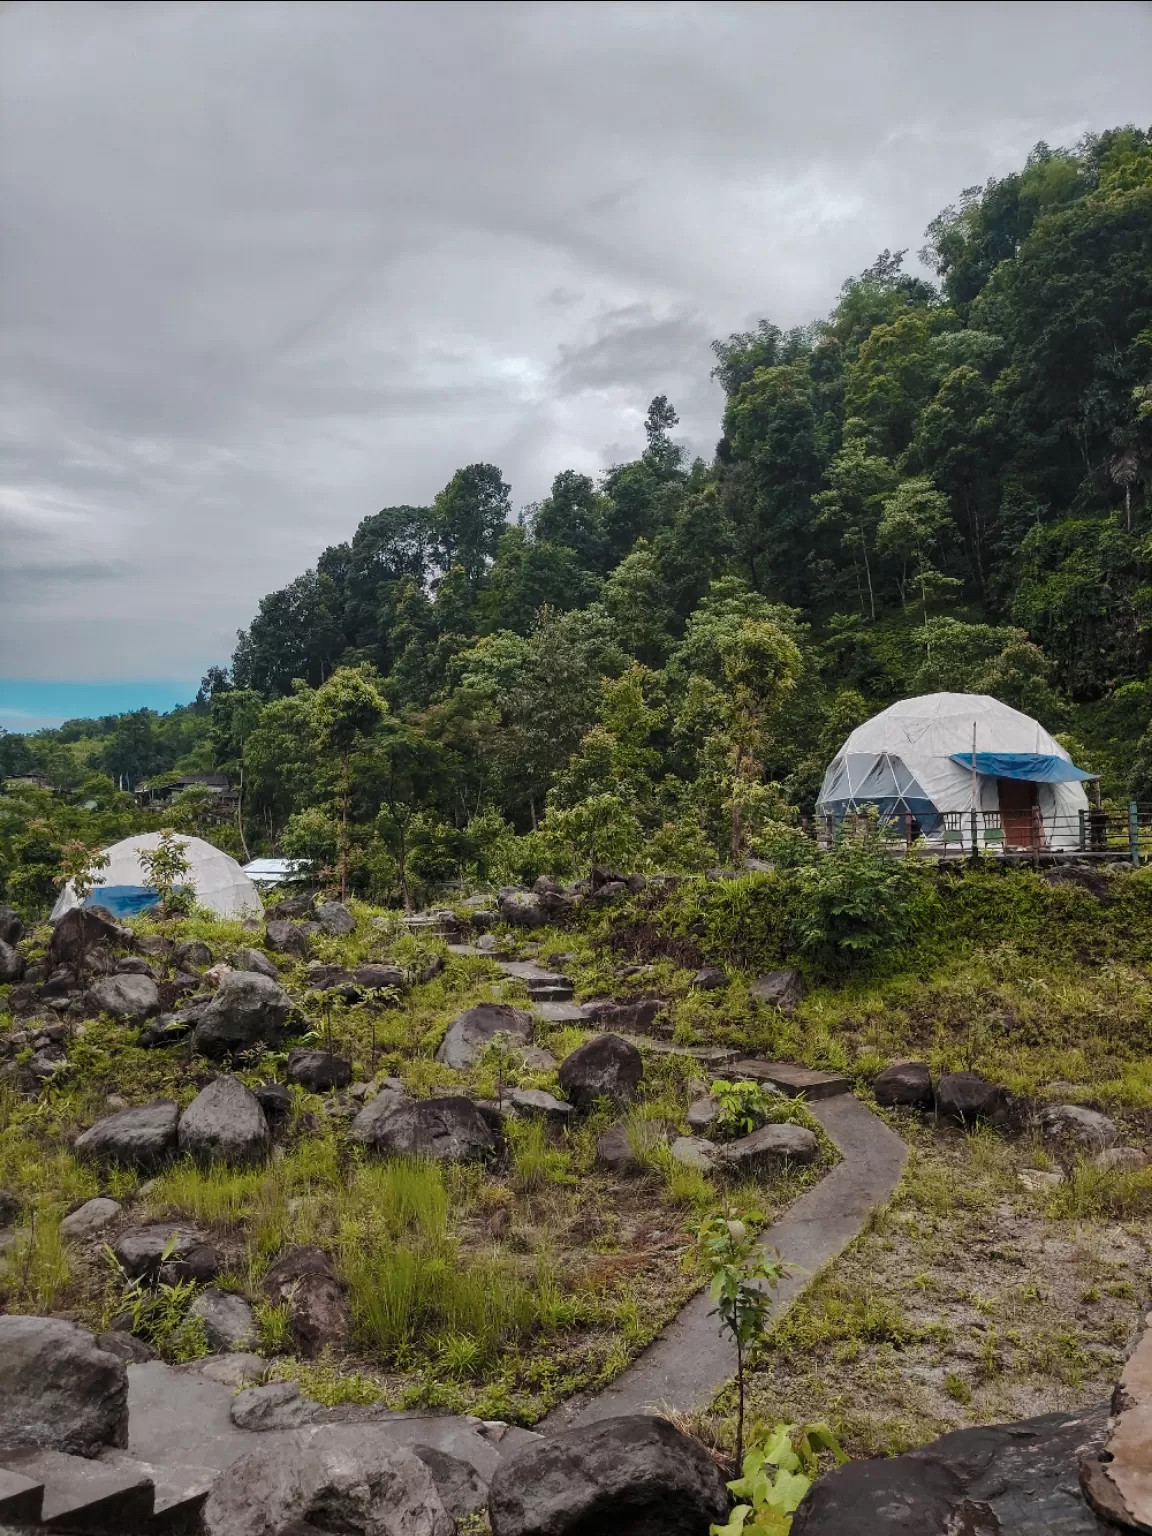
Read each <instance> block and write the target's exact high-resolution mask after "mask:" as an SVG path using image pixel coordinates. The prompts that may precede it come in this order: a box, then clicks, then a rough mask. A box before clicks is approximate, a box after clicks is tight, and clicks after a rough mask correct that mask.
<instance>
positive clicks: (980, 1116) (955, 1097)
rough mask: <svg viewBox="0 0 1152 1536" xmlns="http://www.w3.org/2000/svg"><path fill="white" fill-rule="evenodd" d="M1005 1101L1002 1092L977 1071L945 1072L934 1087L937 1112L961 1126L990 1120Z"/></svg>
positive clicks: (1001, 1108)
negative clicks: (956, 1121)
mask: <svg viewBox="0 0 1152 1536" xmlns="http://www.w3.org/2000/svg"><path fill="white" fill-rule="evenodd" d="M1005 1102H1006V1101H1005V1096H1004V1090H1003V1089H1002V1088H1000V1087H998V1086H997V1084H996V1083H990V1082H989V1081H988V1079H987V1078H986V1077H983V1076H981V1074H980V1073H979V1072H945V1074H944V1076H943V1077H942V1078H941V1079H940V1081H939V1082H938V1083H937V1084H936V1110H937V1113H938V1114H941V1115H945V1116H946V1117H947V1118H948V1119H949V1120H958V1121H959V1122H960V1123H961V1124H962V1125H971V1124H973V1123H974V1122H975V1121H977V1120H991V1119H993V1118H994V1117H995V1116H997V1115H998V1114H999V1113H1000V1112H1001V1111H1002V1110H1003V1108H1004V1105H1005Z"/></svg>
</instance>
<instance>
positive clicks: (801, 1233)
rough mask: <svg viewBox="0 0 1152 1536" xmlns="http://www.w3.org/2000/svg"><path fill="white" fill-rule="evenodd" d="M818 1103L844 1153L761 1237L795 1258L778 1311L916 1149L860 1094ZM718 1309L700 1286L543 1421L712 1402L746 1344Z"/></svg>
mask: <svg viewBox="0 0 1152 1536" xmlns="http://www.w3.org/2000/svg"><path fill="white" fill-rule="evenodd" d="M809 1108H810V1110H811V1112H812V1114H813V1115H814V1116H815V1117H816V1119H817V1120H819V1122H820V1124H821V1125H822V1126H823V1127H824V1129H825V1131H827V1133H828V1135H829V1137H830V1138H831V1139H832V1141H834V1142H835V1144H836V1146H837V1147H838V1148H839V1150H840V1153H841V1156H842V1161H841V1162H840V1163H838V1164H837V1165H836V1167H835V1168H833V1170H832V1172H831V1173H829V1174H828V1175H827V1176H826V1177H825V1178H824V1179H822V1180H821V1181H820V1183H819V1184H817V1185H816V1186H815V1188H814V1189H810V1190H809V1191H808V1193H807V1194H805V1195H802V1196H801V1197H800V1199H799V1200H797V1201H796V1203H795V1205H793V1206H791V1207H790V1208H789V1210H788V1211H787V1212H786V1213H785V1214H784V1215H783V1216H782V1217H781V1218H780V1220H779V1221H777V1222H774V1223H773V1225H772V1226H770V1227H769V1228H768V1229H767V1231H766V1232H765V1233H764V1236H763V1238H762V1239H761V1241H762V1243H763V1245H764V1247H765V1248H767V1249H769V1250H771V1251H772V1252H774V1253H775V1254H778V1255H779V1257H780V1258H781V1259H782V1260H783V1261H784V1262H785V1263H786V1264H790V1265H793V1266H794V1268H792V1269H790V1270H789V1271H788V1272H787V1273H786V1274H785V1276H784V1279H783V1280H782V1281H781V1282H780V1285H779V1286H778V1287H777V1289H776V1291H775V1293H774V1296H773V1300H772V1308H771V1313H770V1315H771V1317H772V1318H778V1317H781V1316H782V1315H783V1314H784V1312H785V1311H787V1309H788V1308H789V1307H790V1306H791V1304H792V1303H793V1302H794V1301H795V1300H796V1298H797V1297H798V1296H799V1295H800V1294H801V1293H802V1292H803V1291H804V1290H805V1288H806V1287H807V1286H808V1285H809V1284H810V1283H811V1281H812V1280H813V1279H815V1277H816V1276H817V1274H819V1272H820V1271H821V1270H822V1269H824V1268H825V1267H826V1266H827V1265H828V1264H830V1263H831V1262H832V1260H833V1259H835V1258H837V1257H838V1255H839V1254H841V1253H843V1251H844V1249H845V1248H847V1246H848V1244H849V1243H850V1242H851V1241H852V1240H853V1238H854V1237H856V1236H857V1235H858V1234H859V1233H860V1232H861V1231H862V1230H863V1228H864V1226H865V1224H866V1223H867V1221H868V1218H869V1216H870V1215H871V1214H872V1212H873V1211H874V1210H875V1208H876V1207H877V1206H878V1205H881V1204H882V1203H883V1202H884V1201H885V1200H887V1199H888V1197H889V1196H890V1195H891V1193H892V1191H893V1190H894V1189H895V1188H896V1185H897V1183H898V1182H899V1180H900V1175H901V1174H902V1173H903V1171H904V1163H905V1160H906V1158H907V1156H908V1149H907V1148H906V1147H905V1145H904V1143H903V1142H902V1141H901V1140H900V1138H899V1136H897V1135H896V1134H895V1133H894V1132H893V1131H890V1130H889V1129H888V1127H887V1126H886V1125H885V1124H884V1122H883V1121H882V1120H881V1119H880V1118H879V1117H878V1116H877V1115H874V1114H873V1113H872V1111H871V1110H870V1109H867V1108H866V1107H865V1106H864V1105H863V1104H861V1103H860V1101H859V1100H858V1099H855V1098H853V1097H852V1096H851V1095H850V1094H840V1095H838V1096H836V1097H833V1098H825V1099H819V1100H817V1101H816V1102H814V1103H810V1104H809ZM711 1312H712V1300H711V1297H710V1296H709V1294H708V1292H707V1291H701V1292H699V1293H698V1294H697V1295H696V1296H694V1297H693V1298H692V1300H691V1301H690V1302H689V1303H688V1305H687V1306H686V1307H684V1308H683V1309H682V1310H681V1311H680V1312H679V1314H678V1315H677V1316H676V1317H675V1318H674V1319H673V1321H672V1322H671V1323H670V1324H669V1325H668V1327H667V1328H666V1329H665V1330H664V1332H663V1333H662V1334H661V1335H660V1337H659V1338H658V1339H656V1340H655V1342H654V1343H652V1344H650V1345H649V1346H648V1348H647V1349H646V1350H645V1351H644V1353H643V1354H642V1355H640V1356H639V1358H638V1359H637V1360H635V1361H634V1362H633V1363H632V1365H630V1366H629V1367H628V1369H627V1370H626V1371H625V1372H624V1373H623V1375H621V1376H618V1377H617V1379H616V1380H615V1381H614V1382H613V1383H612V1384H611V1386H609V1387H605V1388H604V1389H603V1391H601V1392H598V1393H596V1394H595V1395H594V1396H589V1395H587V1394H585V1395H583V1396H577V1397H575V1398H571V1399H569V1400H568V1401H567V1402H565V1403H561V1404H560V1406H559V1407H558V1408H555V1409H554V1410H553V1411H552V1412H551V1413H550V1414H549V1415H548V1416H547V1417H546V1418H545V1419H544V1420H542V1421H541V1423H540V1424H538V1425H537V1426H536V1427H537V1428H538V1429H541V1430H543V1431H544V1432H545V1433H547V1432H549V1431H556V1430H561V1429H573V1428H575V1427H576V1426H577V1425H581V1424H594V1423H596V1422H597V1421H598V1420H600V1419H609V1418H614V1417H615V1416H616V1415H617V1414H624V1413H643V1412H645V1411H646V1410H651V1409H656V1408H661V1407H667V1408H677V1409H690V1408H695V1407H700V1406H702V1405H703V1404H705V1403H706V1402H707V1401H708V1400H709V1398H710V1397H711V1396H712V1394H713V1393H714V1392H715V1391H716V1390H717V1388H719V1387H722V1386H723V1385H724V1383H725V1382H727V1381H730V1380H731V1379H732V1377H733V1376H734V1375H735V1374H736V1352H735V1350H734V1349H733V1348H731V1347H730V1346H729V1344H728V1342H727V1341H726V1340H725V1339H723V1338H722V1337H721V1336H720V1334H719V1332H718V1331H717V1327H716V1319H715V1318H714V1317H712V1316H711V1315H710V1314H711Z"/></svg>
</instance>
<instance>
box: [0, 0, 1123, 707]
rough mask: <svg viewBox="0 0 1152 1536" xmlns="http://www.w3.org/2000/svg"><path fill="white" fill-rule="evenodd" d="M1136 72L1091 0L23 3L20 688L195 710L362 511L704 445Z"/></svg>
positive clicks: (6, 71)
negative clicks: (732, 361)
mask: <svg viewBox="0 0 1152 1536" xmlns="http://www.w3.org/2000/svg"><path fill="white" fill-rule="evenodd" d="M1150 82H1152V7H1150V6H1149V5H1147V4H1143V3H1130V4H1102V3H1099V0H1097V3H1093V4H1083V5H1081V4H1056V5H1053V4H1039V3H1037V4H1020V5H1013V4H992V5H973V4H961V5H951V4H940V5H933V4H913V5H869V4H860V3H852V4H846V5H838V4H813V5H807V4H796V5H791V4H789V5H772V4H769V5H760V4H739V5H726V4H720V3H717V0H705V3H703V4H699V5H697V4H661V3H657V0H647V3H644V4H639V5H630V4H621V5H597V4H577V5H568V4H559V3H553V4H546V5H532V4H482V3H468V4H464V5H440V4H429V3H424V4H413V5H390V4H373V3H366V0H356V3H352V4H333V3H330V0H329V3H322V4H316V5H312V4H309V3H295V4H277V3H270V0H260V3H257V4H227V3H223V4H220V3H217V4H149V3H131V4H101V3H91V0H89V3H84V4H81V5H72V4H66V3H59V0H55V3H22V4H21V3H18V4H15V5H11V4H9V5H6V6H4V7H3V9H2V11H0V264H2V266H0V324H2V342H3V346H2V355H0V391H2V393H0V455H2V460H3V463H2V467H0V556H2V558H0V677H7V678H9V679H21V680H57V681H70V682H72V681H77V680H90V681H97V682H99V681H104V680H121V681H122V680H135V679H140V680H144V679H152V680H156V679H168V680H175V682H176V683H177V684H183V683H185V682H191V683H193V684H194V682H195V680H196V679H198V678H199V676H200V674H201V673H202V672H203V670H204V668H205V667H206V666H207V665H209V664H210V663H212V662H215V661H225V660H227V659H228V656H229V654H230V652H231V649H232V646H233V643H234V637H235V630H236V628H237V627H238V626H239V625H241V624H244V623H246V622H247V620H248V619H249V618H250V617H251V614H252V612H253V611H254V609H255V606H256V603H257V601H258V600H259V598H260V597H261V596H262V595H263V594H264V593H265V592H267V591H269V590H271V589H272V588H273V587H276V586H278V585H282V584H283V583H284V582H285V581H287V580H289V579H291V578H292V577H293V576H295V575H296V574H298V573H299V572H300V571H302V570H303V569H304V568H305V567H306V566H308V565H309V564H311V563H312V561H313V560H314V559H315V557H316V555H317V554H318V553H319V552H320V550H321V549H322V548H323V547H324V546H325V545H326V544H328V543H332V542H334V541H338V540H341V539H345V538H347V537H349V536H350V535H351V533H352V532H353V530H354V529H355V527H356V524H357V523H358V522H359V520H360V519H361V518H362V517H364V516H365V515H366V514H368V513H370V512H373V511H375V510H376V509H378V508H379V507H381V506H384V505H387V504H389V503H393V502H416V503H424V502H427V501H428V500H429V499H430V498H431V497H432V496H433V495H434V494H435V492H436V491H437V490H438V489H439V488H440V486H441V485H443V483H444V482H445V481H446V480H447V479H448V477H449V476H450V475H451V473H452V471H453V470H454V469H455V468H457V467H458V466H459V465H462V464H466V463H469V462H471V461H474V460H477V459H484V460H488V461H491V462H494V463H496V464H499V465H500V467H501V468H502V469H503V471H504V474H505V478H506V479H508V480H510V481H511V483H512V487H513V495H514V498H515V501H516V503H517V504H522V503H523V502H526V501H530V500H533V499H536V498H538V497H540V496H542V495H543V494H545V493H546V491H547V487H548V485H549V482H550V480H551V478H552V476H553V474H554V473H555V472H556V471H557V470H559V469H562V468H566V467H572V468H577V469H581V470H585V471H587V472H590V473H594V472H596V471H597V470H599V469H601V468H602V467H604V466H605V465H606V464H608V463H611V462H613V461H614V460H616V459H619V458H621V457H625V456H632V455H633V454H635V453H636V452H637V451H638V450H639V448H640V446H641V443H642V438H643V433H642V426H641V424H642V420H643V415H644V411H645V409H646V407H647V404H648V401H649V400H650V398H651V397H652V395H654V394H656V393H666V394H668V395H669V396H670V398H671V399H672V401H673V402H674V404H675V405H676V406H677V408H678V409H679V411H680V415H681V418H682V425H681V427H680V429H679V434H678V435H679V436H680V437H681V438H682V440H684V441H685V442H687V443H688V444H689V445H690V446H691V447H692V448H693V449H694V450H696V451H699V452H701V453H704V454H705V455H708V454H710V452H711V449H712V446H713V445H714V442H715V438H716V435H717V428H718V422H719V414H720V399H719V392H718V390H717V389H716V387H715V386H714V385H713V384H711V383H710V381H709V377H708V374H709V368H710V366H711V362H712V358H711V355H710V352H709V342H710V340H711V338H712V337H714V336H717V335H724V334H727V333H728V332H730V331H732V330H738V329H743V328H745V327H746V326H748V325H750V324H754V323H755V321H756V319H757V318H758V317H759V316H761V315H764V316H768V317H770V318H771V319H773V320H775V321H777V322H778V323H779V324H781V325H791V324H795V323H797V322H801V321H805V320H808V319H810V318H812V317H814V316H815V315H818V314H820V313H822V312H824V311H826V309H827V307H828V305H829V304H830V302H831V301H832V300H833V298H834V296H835V294H836V292H837V290H838V288H839V286H840V284H841V282H842V281H843V279H844V278H845V276H847V275H848V274H850V273H853V272H856V271H859V270H860V269H861V268H862V267H863V266H865V265H866V264H867V263H868V262H870V261H871V260H872V259H873V257H874V256H875V255H876V253H877V252H878V251H880V250H881V249H882V248H884V247H885V246H889V247H892V248H897V247H902V246H909V247H911V250H912V252H913V253H915V251H916V250H917V249H918V248H919V246H920V245H921V244H922V236H923V231H924V227H925V225H926V223H927V222H928V220H929V219H930V218H931V217H932V216H933V215H934V214H935V213H936V212H938V211H939V209H940V208H941V207H942V206H943V205H944V204H946V203H948V202H950V201H952V200H954V199H955V197H956V195H957V194H958V193H959V191H960V189H961V188H962V187H964V186H967V185H970V184H972V183H974V182H980V181H983V180H984V179H985V178H987V177H988V176H996V175H1001V174H1004V173H1005V172H1007V171H1009V170H1011V169H1013V168H1015V167H1017V166H1018V165H1019V164H1020V162H1021V160H1022V158H1023V156H1024V155H1025V154H1026V153H1027V151H1028V150H1029V148H1030V147H1031V146H1032V145H1033V144H1034V143H1035V142H1036V141H1037V140H1038V139H1041V138H1043V139H1047V140H1048V141H1049V142H1051V143H1053V144H1065V143H1071V142H1073V141H1075V140H1076V139H1077V138H1078V137H1079V136H1080V135H1081V134H1082V133H1083V132H1084V131H1086V130H1090V129H1101V128H1105V127H1109V126H1112V125H1115V124H1117V123H1123V122H1127V121H1137V122H1142V123H1147V122H1148V121H1150V120H1152V84H1150ZM22 698H24V699H25V703H24V705H22V706H21V707H22V708H24V709H26V708H27V707H28V706H27V702H26V699H27V691H25V694H24V695H22ZM3 706H4V700H3V698H2V697H0V708H2V707H3ZM10 707H11V706H10ZM121 707H122V706H121ZM15 720H16V715H15V713H13V714H11V715H10V716H9V719H8V723H9V724H12V723H13V722H14V721H15ZM0 723H4V717H3V716H2V715H0Z"/></svg>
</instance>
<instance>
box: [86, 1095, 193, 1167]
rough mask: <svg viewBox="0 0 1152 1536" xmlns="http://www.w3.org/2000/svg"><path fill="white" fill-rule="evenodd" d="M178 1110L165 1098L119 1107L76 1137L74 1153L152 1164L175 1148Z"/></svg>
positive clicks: (96, 1158)
mask: <svg viewBox="0 0 1152 1536" xmlns="http://www.w3.org/2000/svg"><path fill="white" fill-rule="evenodd" d="M179 1118H180V1111H179V1110H178V1109H177V1108H176V1105H175V1104H173V1103H172V1102H171V1101H170V1100H169V1099H161V1100H160V1101H159V1102H158V1103H156V1104H142V1105H139V1106H138V1107H137V1108H135V1109H122V1110H120V1111H119V1112H118V1113H117V1114H114V1115H107V1116H106V1117H105V1118H104V1119H103V1120H97V1122H96V1124H95V1125H93V1126H91V1127H90V1128H89V1129H88V1130H86V1131H84V1132H83V1134H82V1135H80V1136H78V1137H77V1138H76V1142H75V1144H74V1146H73V1151H74V1152H75V1153H76V1155H77V1157H88V1158H91V1159H92V1160H93V1161H95V1162H107V1163H118V1164H120V1165H121V1166H123V1167H125V1168H139V1169H149V1168H155V1167H157V1166H158V1164H160V1163H162V1162H163V1161H164V1159H165V1158H166V1157H168V1155H169V1154H170V1153H172V1152H174V1151H175V1149H176V1126H177V1122H178V1120H179Z"/></svg>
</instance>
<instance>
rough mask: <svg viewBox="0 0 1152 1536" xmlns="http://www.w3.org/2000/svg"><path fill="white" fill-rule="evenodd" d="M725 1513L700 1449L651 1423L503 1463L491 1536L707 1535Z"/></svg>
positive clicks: (576, 1433)
mask: <svg viewBox="0 0 1152 1536" xmlns="http://www.w3.org/2000/svg"><path fill="white" fill-rule="evenodd" d="M728 1504H729V1500H728V1492H727V1489H726V1488H725V1485H724V1478H723V1476H722V1474H721V1472H720V1469H719V1468H718V1467H717V1465H716V1463H715V1462H714V1461H713V1460H712V1458H711V1457H710V1456H709V1455H708V1452H707V1451H706V1450H705V1449H704V1447H703V1446H702V1445H701V1444H700V1442H699V1441H698V1440H693V1439H691V1438H690V1437H689V1436H688V1435H685V1434H682V1433H681V1432H680V1431H679V1430H678V1429H676V1428H674V1427H673V1425H671V1424H669V1423H668V1421H667V1419H660V1418H657V1417H655V1416H654V1415H650V1414H635V1415H629V1416H628V1417H624V1418H616V1419H605V1420H602V1421H601V1422H600V1423H598V1424H590V1425H588V1426H586V1427H585V1428H582V1429H570V1430H565V1431H563V1432H562V1433H560V1434H557V1435H551V1436H549V1438H548V1439H546V1440H541V1441H539V1442H538V1443H537V1444H535V1445H531V1446H529V1447H527V1448H526V1449H525V1450H522V1451H521V1452H520V1453H519V1454H518V1455H514V1456H510V1457H507V1458H505V1459H503V1460H501V1461H500V1462H499V1464H498V1465H497V1468H496V1471H495V1472H494V1473H493V1476H492V1482H491V1486H490V1488H489V1490H488V1510H489V1519H490V1520H491V1523H492V1532H493V1536H585V1533H587V1536H591V1533H592V1532H601V1531H603V1532H605V1533H607V1532H611V1536H657V1533H659V1536H706V1533H707V1531H708V1528H709V1525H710V1524H711V1523H713V1522H715V1523H717V1524H718V1523H720V1522H721V1521H724V1520H725V1519H727V1515H728ZM845 1529H852V1530H853V1531H854V1532H855V1527H851V1526H849V1527H845Z"/></svg>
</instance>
